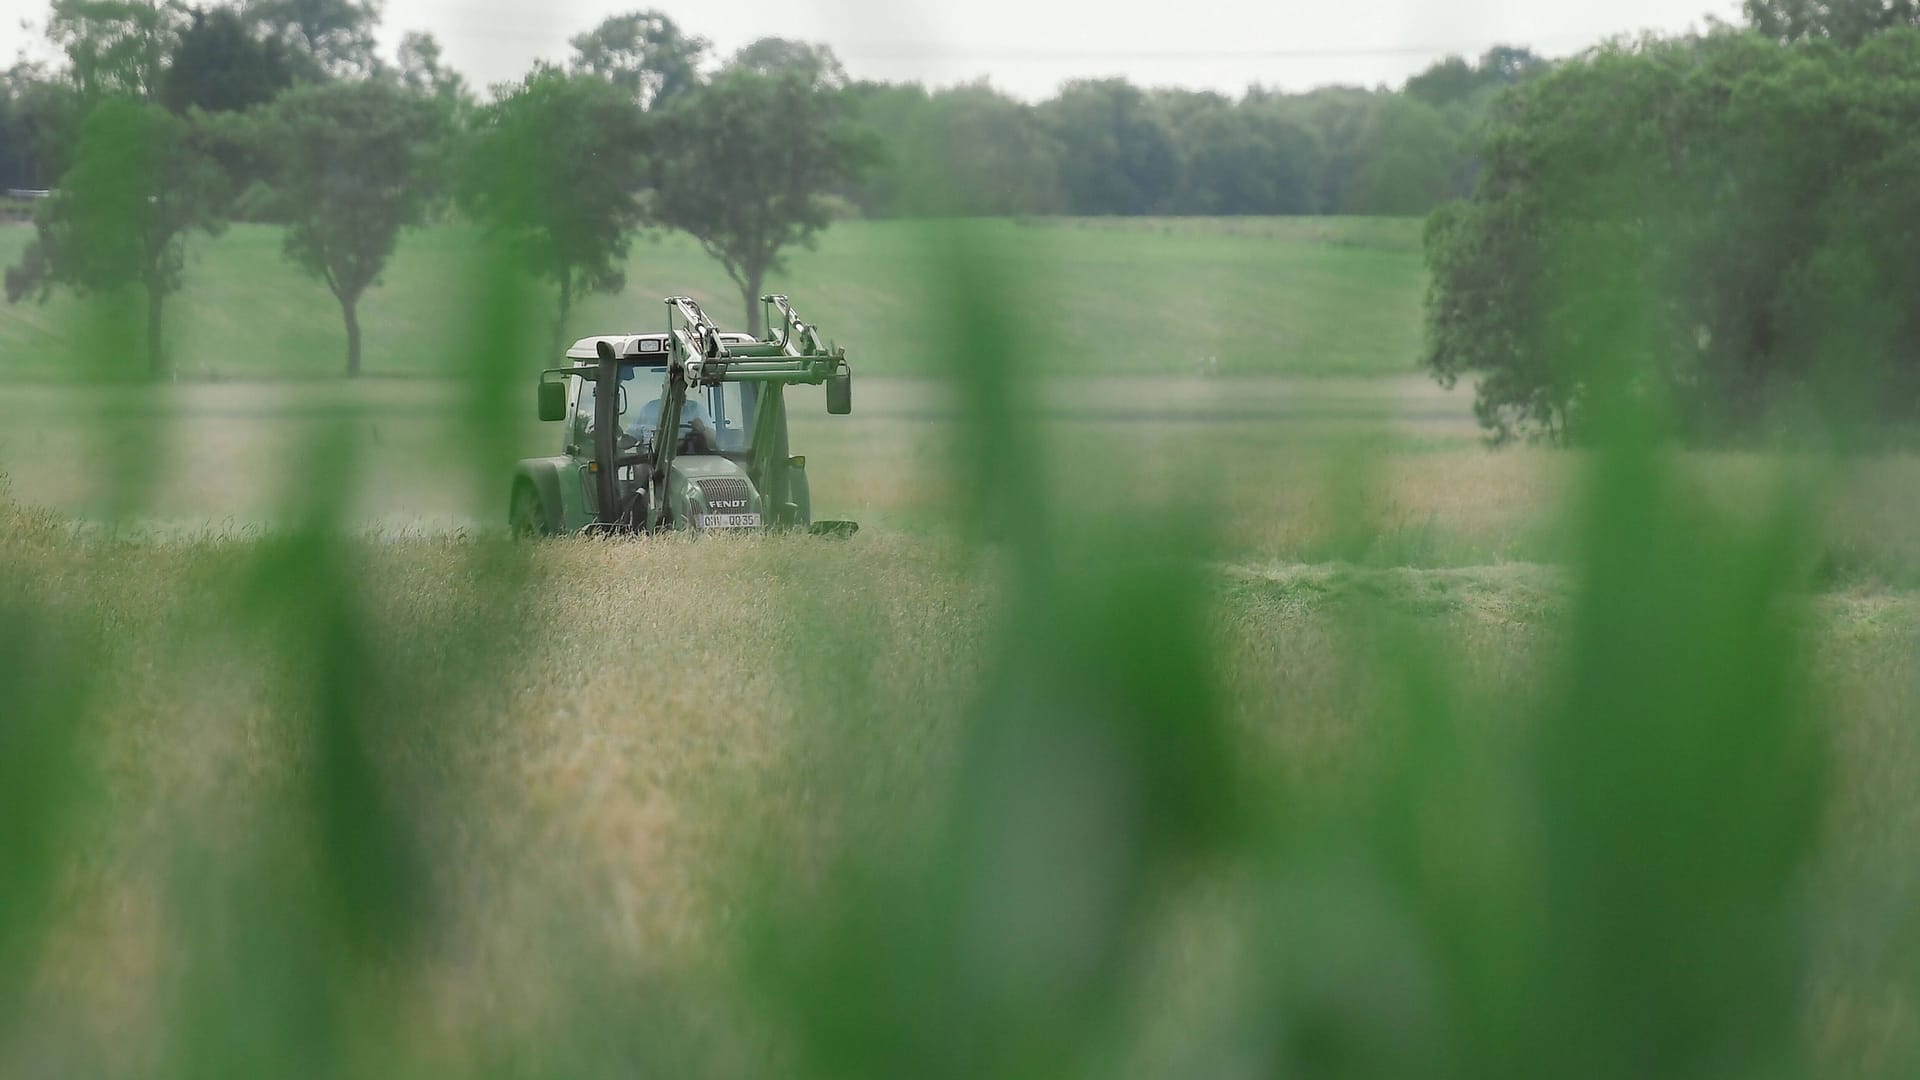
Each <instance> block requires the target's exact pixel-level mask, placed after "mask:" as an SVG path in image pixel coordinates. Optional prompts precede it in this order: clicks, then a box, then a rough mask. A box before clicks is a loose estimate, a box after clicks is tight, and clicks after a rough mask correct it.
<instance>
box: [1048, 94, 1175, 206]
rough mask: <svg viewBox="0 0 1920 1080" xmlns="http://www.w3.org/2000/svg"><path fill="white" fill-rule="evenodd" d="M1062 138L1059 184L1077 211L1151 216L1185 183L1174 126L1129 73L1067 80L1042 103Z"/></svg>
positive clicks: (1055, 134) (1057, 136) (1054, 130)
mask: <svg viewBox="0 0 1920 1080" xmlns="http://www.w3.org/2000/svg"><path fill="white" fill-rule="evenodd" d="M1040 113H1041V118H1042V120H1043V122H1044V123H1045V124H1046V126H1047V129H1048V130H1049V131H1050V132H1052V134H1053V137H1054V138H1055V139H1056V140H1057V141H1058V142H1059V144H1060V184H1061V187H1062V189H1064V191H1065V194H1066V198H1067V208H1068V209H1069V210H1070V211H1071V212H1073V213H1076V214H1150V213H1153V212H1154V211H1156V210H1161V209H1164V208H1165V207H1166V205H1167V202H1168V200H1169V199H1171V198H1172V197H1173V195H1174V193H1175V191H1176V189H1177V188H1178V186H1179V183H1180V155H1179V151H1178V149H1177V147H1176V145H1175V143H1174V138H1173V132H1172V130H1171V128H1170V127H1169V125H1168V124H1167V122H1166V119H1165V118H1164V117H1163V116H1162V115H1161V113H1160V111H1159V109H1158V108H1157V107H1156V106H1155V104H1154V102H1153V101H1152V100H1151V99H1149V98H1148V97H1147V95H1146V94H1145V93H1143V92H1142V91H1141V90H1140V89H1139V88H1137V87H1135V86H1134V85H1133V84H1131V83H1129V82H1127V81H1126V80H1124V79H1102V80H1098V81H1080V82H1072V83H1068V84H1067V85H1066V87H1065V88H1064V89H1062V90H1061V91H1060V94H1059V96H1058V97H1056V98H1054V99H1053V100H1051V101H1048V102H1046V103H1045V104H1043V105H1041V106H1040Z"/></svg>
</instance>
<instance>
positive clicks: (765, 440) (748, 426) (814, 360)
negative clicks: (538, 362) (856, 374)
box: [509, 296, 859, 537]
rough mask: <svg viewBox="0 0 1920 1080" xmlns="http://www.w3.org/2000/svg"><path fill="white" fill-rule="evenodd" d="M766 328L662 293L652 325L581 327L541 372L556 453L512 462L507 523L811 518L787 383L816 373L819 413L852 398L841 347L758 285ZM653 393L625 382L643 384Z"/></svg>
mask: <svg viewBox="0 0 1920 1080" xmlns="http://www.w3.org/2000/svg"><path fill="white" fill-rule="evenodd" d="M762 302H763V303H764V304H765V305H766V308H767V316H768V317H767V325H768V326H769V327H773V328H775V329H773V330H772V331H770V332H769V334H768V336H767V338H766V339H765V340H755V339H754V338H753V337H752V336H751V335H748V334H731V333H725V332H723V331H722V330H721V329H720V328H719V327H718V326H716V325H714V323H713V321H712V320H711V319H709V318H707V315H706V313H705V312H703V311H701V310H700V305H699V304H697V303H695V302H694V301H693V300H691V299H689V298H687V297H684V296H675V297H669V298H668V299H667V302H666V303H667V329H666V331H665V332H664V333H659V334H627V335H615V336H611V337H594V338H585V339H582V340H581V341H579V342H577V343H575V344H574V346H573V347H572V348H571V349H569V350H567V358H568V359H569V360H572V361H573V362H574V363H573V365H572V366H570V367H563V368H551V369H549V370H547V371H545V372H542V373H541V375H540V386H539V400H540V419H541V420H546V421H553V420H561V421H565V422H566V427H565V429H564V433H563V435H562V436H561V444H560V453H559V454H558V455H557V456H555V457H543V458H531V459H528V460H526V461H522V462H520V463H519V465H518V467H517V468H516V469H515V472H514V480H513V498H512V509H511V511H510V514H509V520H510V522H511V524H512V527H513V532H514V535H515V536H519V537H532V536H559V535H571V534H578V533H587V534H607V533H612V534H640V533H658V532H666V531H668V530H740V529H749V530H752V529H805V530H808V531H810V532H813V533H816V534H821V535H828V536H839V537H847V536H851V535H853V534H854V532H856V531H858V529H859V526H858V525H856V524H854V523H853V522H850V521H815V520H813V503H812V499H811V497H810V492H809V488H808V485H807V471H806V466H807V461H806V458H804V457H796V456H792V454H791V452H790V450H789V448H788V446H787V403H786V388H787V387H789V386H793V385H797V384H805V385H809V386H821V385H824V386H825V387H826V388H827V412H829V413H831V414H833V415H835V416H845V415H847V414H848V413H850V412H852V411H853V372H852V369H851V368H849V367H848V366H847V355H846V351H845V350H844V349H836V348H832V347H830V346H829V345H827V344H826V343H825V342H824V341H823V340H822V339H821V337H820V333H819V330H818V329H817V328H816V327H813V326H810V325H808V324H807V323H805V322H803V321H802V320H801V318H800V316H799V315H797V314H795V313H794V310H793V306H792V305H791V304H789V303H788V302H787V298H786V297H784V296H768V297H763V298H762ZM643 372H644V373H647V374H649V375H652V376H654V377H657V378H659V379H660V380H661V381H660V383H659V390H658V392H657V393H655V394H654V395H653V397H652V398H651V400H643V399H642V398H641V396H640V395H639V394H636V393H629V391H628V385H629V384H630V383H638V384H639V385H641V386H646V385H650V383H651V380H642V373H643Z"/></svg>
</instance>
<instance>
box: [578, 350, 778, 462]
mask: <svg viewBox="0 0 1920 1080" xmlns="http://www.w3.org/2000/svg"><path fill="white" fill-rule="evenodd" d="M628 370H631V371H634V372H635V377H633V378H631V379H630V380H628V381H627V382H626V383H625V384H624V385H623V386H622V390H623V391H624V393H622V394H621V401H620V426H621V428H622V429H623V430H625V431H626V433H627V434H628V435H630V436H632V437H633V438H634V439H635V440H637V441H638V442H640V443H643V444H644V443H648V442H651V441H652V440H653V431H654V428H656V427H658V426H659V424H660V398H659V394H660V386H659V384H658V383H657V382H655V381H654V380H655V379H656V378H658V377H660V376H662V375H664V372H659V371H649V370H648V369H646V368H638V369H628ZM758 389H759V387H757V386H754V385H751V384H741V383H722V384H720V385H719V386H700V387H694V388H693V389H691V390H689V391H687V403H686V405H685V406H684V407H683V408H682V409H681V410H680V434H681V435H682V436H683V437H685V436H690V435H693V434H695V433H696V432H697V433H699V434H701V435H702V436H704V437H706V441H707V445H708V447H709V448H710V449H711V450H712V451H714V452H718V453H722V454H745V453H747V452H749V451H750V450H751V449H752V448H753V408H754V405H755V404H756V402H757V400H758V397H759V395H758V394H757V393H756V391H758ZM594 399H595V386H594V384H593V383H592V382H590V381H588V380H584V379H583V380H581V387H580V400H579V404H578V405H577V406H576V407H575V410H574V423H575V424H576V426H577V427H578V428H579V431H580V434H581V439H580V442H581V444H582V445H585V444H586V442H587V441H588V438H589V437H590V436H591V434H592V432H593V406H594Z"/></svg>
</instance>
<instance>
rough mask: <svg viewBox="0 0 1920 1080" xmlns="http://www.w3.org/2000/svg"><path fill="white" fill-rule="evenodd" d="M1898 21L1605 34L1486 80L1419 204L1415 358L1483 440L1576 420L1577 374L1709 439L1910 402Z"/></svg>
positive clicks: (1911, 269)
mask: <svg viewBox="0 0 1920 1080" xmlns="http://www.w3.org/2000/svg"><path fill="white" fill-rule="evenodd" d="M1916 123H1920V32H1916V31H1913V30H1906V29H1892V30H1887V31H1882V32H1881V33H1879V34H1877V35H1874V36H1873V37H1872V38H1871V39H1869V40H1867V41H1865V42H1863V43H1862V45H1861V46H1860V47H1859V48H1858V49H1855V50H1851V51H1849V50H1844V49H1839V48H1834V47H1831V46H1828V45H1824V44H1820V45H1816V46H1811V47H1803V46H1782V45H1780V44H1779V43H1778V42H1776V41H1773V40H1770V39H1766V38H1762V37H1759V36H1757V35H1753V34H1736V33H1730V32H1719V33H1715V34H1711V35H1708V36H1706V37H1701V38H1683V39H1674V40H1659V39H1649V40H1643V41H1635V42H1620V43H1615V44H1613V45H1610V46H1607V47H1605V48H1602V49H1599V50H1596V51H1594V52H1592V53H1590V54H1587V55H1585V56H1582V57H1580V58H1579V59H1577V60H1572V61H1567V62H1565V63H1563V64H1560V65H1558V66H1557V67H1556V68H1555V69H1554V70H1553V71H1552V72H1551V73H1549V74H1547V75H1544V76H1542V77H1539V78H1536V79H1532V80H1530V81H1527V82H1525V83H1523V84H1521V85H1520V86H1519V87H1517V88H1516V89H1514V90H1512V91H1510V92H1509V93H1508V94H1507V95H1505V96H1503V97H1502V98H1501V99H1500V102H1499V104H1498V107H1497V108H1496V110H1495V113H1494V117H1493V120H1492V123H1491V126H1490V128H1489V131H1488V134H1487V137H1486V140H1485V144H1484V156H1485V167H1484V171H1483V172H1482V174H1481V177H1480V179H1479V183H1478V186H1477V187H1476V189H1475V191H1474V194H1473V197H1472V198H1471V199H1470V200H1469V201H1467V202H1465V203H1461V204H1458V205H1456V206H1453V207H1449V208H1447V209H1445V210H1443V211H1442V212H1441V213H1439V214H1437V215H1435V217H1434V218H1433V219H1432V221H1431V222H1430V224H1429V229H1428V245H1427V257H1428V264H1429V269H1430V271H1431V285H1430V293H1429V298H1428V305H1427V322H1428V351H1427V363H1428V365H1429V367H1430V368H1431V369H1432V370H1433V372H1434V373H1435V375H1436V376H1437V377H1439V378H1440V379H1441V380H1443V381H1452V380H1454V379H1457V378H1460V377H1462V376H1465V375H1472V376H1474V377H1475V378H1476V379H1477V386H1476V393H1475V409H1476V411H1477V412H1478V414H1479V416H1480V419H1481V423H1482V424H1483V425H1484V426H1486V427H1487V428H1488V430H1489V431H1490V432H1492V434H1493V435H1494V436H1495V437H1496V438H1500V439H1504V438H1512V437H1516V436H1520V435H1527V434H1535V433H1538V434H1544V435H1546V436H1548V437H1550V438H1555V439H1560V440H1566V439H1578V438H1580V437H1582V436H1583V434H1584V433H1585V431H1586V430H1587V429H1588V427H1589V424H1590V420H1591V410H1590V405H1591V402H1592V401H1593V399H1594V398H1593V395H1594V393H1595V390H1594V388H1595V387H1596V386H1598V385H1606V386H1609V387H1611V388H1613V390H1614V391H1615V392H1616V393H1625V392H1630V393H1632V394H1635V395H1638V396H1641V397H1645V398H1648V399H1653V400H1657V401H1658V402H1659V403H1660V404H1661V405H1662V406H1663V407H1664V408H1665V409H1666V412H1667V414H1668V415H1669V416H1670V417H1671V419H1672V422H1673V423H1674V425H1675V428H1676V430H1677V431H1679V432H1681V433H1683V434H1685V435H1687V436H1689V437H1692V438H1696V439H1719V438H1727V437H1733V436H1737V435H1743V434H1749V433H1753V432H1756V431H1763V430H1767V429H1769V428H1770V427H1771V426H1772V425H1773V424H1774V422H1775V420H1776V418H1777V417H1779V416H1780V415H1782V414H1784V413H1792V414H1799V415H1811V416H1828V417H1831V418H1833V419H1836V420H1839V421H1842V422H1843V424H1842V426H1843V427H1844V428H1846V429H1852V430H1858V428H1859V422H1860V421H1863V420H1868V419H1875V420H1888V419H1892V420H1899V421H1901V422H1903V423H1910V422H1911V421H1912V420H1913V419H1914V418H1915V417H1916V416H1920V312H1916V310H1915V308H1914V305H1913V304H1912V300H1911V297H1912V289H1913V288H1915V287H1916V286H1917V285H1920V270H1917V264H1916V260H1915V259H1914V256H1913V252H1914V250H1915V236H1914V232H1913V221H1914V220H1915V217H1914V215H1915V214H1916V212H1920V200H1916V199H1915V198H1914V197H1913V196H1912V194H1911V193H1912V192H1913V191H1916V190H1920V155H1916V154H1915V153H1914V152H1913V149H1912V140H1911V138H1910V137H1909V135H1908V134H1907V133H1909V132H1911V131H1912V130H1913V127H1914V125H1915V124H1916Z"/></svg>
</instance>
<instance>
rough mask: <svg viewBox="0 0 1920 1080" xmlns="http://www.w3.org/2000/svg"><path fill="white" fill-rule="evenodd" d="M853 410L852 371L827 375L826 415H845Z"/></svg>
mask: <svg viewBox="0 0 1920 1080" xmlns="http://www.w3.org/2000/svg"><path fill="white" fill-rule="evenodd" d="M852 411H853V373H852V372H850V371H845V372H842V373H840V374H838V375H829V376H827V415H829V416H845V415H847V414H848V413H851V412H852Z"/></svg>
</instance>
